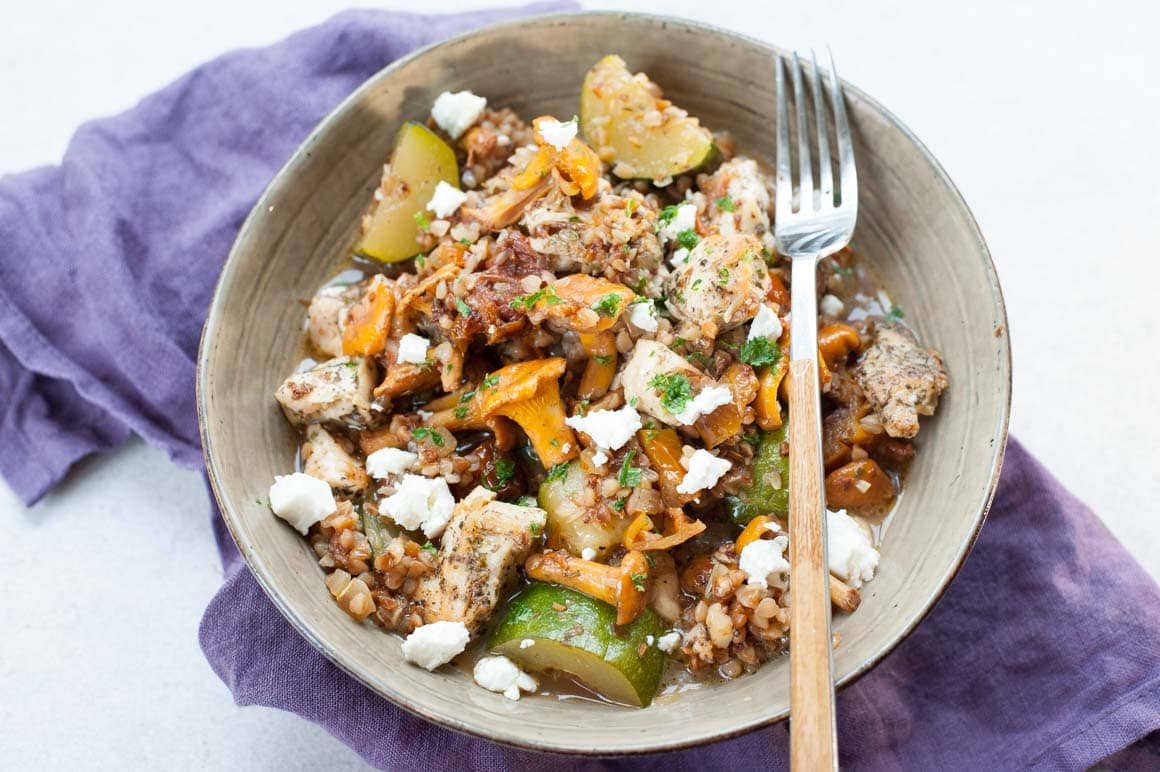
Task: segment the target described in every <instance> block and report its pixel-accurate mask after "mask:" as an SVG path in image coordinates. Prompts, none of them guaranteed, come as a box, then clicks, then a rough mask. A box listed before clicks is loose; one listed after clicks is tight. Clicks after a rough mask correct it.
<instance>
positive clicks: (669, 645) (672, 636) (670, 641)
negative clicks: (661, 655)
mask: <svg viewBox="0 0 1160 772" xmlns="http://www.w3.org/2000/svg"><path fill="white" fill-rule="evenodd" d="M680 642H681V634H680V633H678V632H677V631H676V630H673V631H671V632H667V633H665V634H664V635H662V636H661V637H660V638H657V648H658V649H660V650H661V651H663V652H665V653H666V654H668V653H671V652H672V650H673V649H675V648H677V644H678V643H680Z"/></svg>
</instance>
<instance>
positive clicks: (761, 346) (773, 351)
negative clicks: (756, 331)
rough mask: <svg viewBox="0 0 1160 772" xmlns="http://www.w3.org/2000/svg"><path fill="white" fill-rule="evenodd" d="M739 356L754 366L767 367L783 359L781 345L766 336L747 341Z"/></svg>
mask: <svg viewBox="0 0 1160 772" xmlns="http://www.w3.org/2000/svg"><path fill="white" fill-rule="evenodd" d="M737 356H738V358H739V359H740V360H741V361H742V362H744V363H745V364H747V365H751V366H752V367H766V366H767V365H774V364H777V360H779V359H781V346H779V345H777V342H776V341H772V340H770V339H769V338H766V337H765V336H761V337H758V338H754V339H752V340H747V341H745V345H743V346H742V347H741V352H740V353H739V354H738V355H737Z"/></svg>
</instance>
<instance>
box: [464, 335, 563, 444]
mask: <svg viewBox="0 0 1160 772" xmlns="http://www.w3.org/2000/svg"><path fill="white" fill-rule="evenodd" d="M566 365H567V362H566V360H565V359H564V358H563V357H551V358H550V359H534V360H531V361H527V362H516V363H515V364H511V365H508V366H507V367H501V368H500V369H499V370H496V371H495V372H494V373H492V374H491V375H488V376H487V377H485V378H484V379H483V382H482V383H481V384H480V386H479V389H478V390H477V391H476V395H475V399H477V400H478V407H479V415H480V416H481V417H482V418H483V419H485V420H486V419H489V418H493V417H495V416H504V417H506V418H510V419H511V420H513V421H515V422H516V423H517V424H519V425H520V428H521V429H523V430H524V433H525V434H527V435H528V439H529V440H531V443H532V447H533V448H534V449H535V451H536V455H538V456H539V457H540V462H541V463H542V464H543V465H544V466H545V467H552V466H555V465H556V464H561V463H563V462H565V461H567V460H568V459H570V458H575V457H576V455H577V454H578V453H579V449H578V447H577V445H576V436H575V435H574V434H572V430H571V429H570V428H569V427H568V424H567V423H565V421H566V420H567V414H566V413H565V412H564V403H563V402H562V401H561V400H560V384H559V379H560V376H561V375H563V374H564V368H565V367H566Z"/></svg>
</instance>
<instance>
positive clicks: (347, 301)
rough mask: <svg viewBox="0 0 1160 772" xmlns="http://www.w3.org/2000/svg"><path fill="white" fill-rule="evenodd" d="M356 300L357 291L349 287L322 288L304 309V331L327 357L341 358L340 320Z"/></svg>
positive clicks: (315, 346) (316, 347)
mask: <svg viewBox="0 0 1160 772" xmlns="http://www.w3.org/2000/svg"><path fill="white" fill-rule="evenodd" d="M356 300H358V289H357V288H355V287H349V286H341V285H340V286H334V287H324V288H322V289H321V290H319V292H318V294H317V295H315V296H314V297H313V299H311V301H310V307H309V308H307V309H306V330H307V335H308V336H309V337H310V343H311V344H312V345H313V346H314V348H315V349H317V350H318V351H319V352H321V353H323V354H326V355H327V356H329V357H340V356H342V320H343V317H344V316H345V315H346V312H347V311H348V310H349V309H350V307H351V306H352V305H354V303H355V301H356Z"/></svg>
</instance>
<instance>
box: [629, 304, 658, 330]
mask: <svg viewBox="0 0 1160 772" xmlns="http://www.w3.org/2000/svg"><path fill="white" fill-rule="evenodd" d="M628 321H629V322H630V323H631V324H632V326H633V327H635V328H637V329H638V330H640V331H642V332H656V331H657V312H656V306H655V305H654V304H653V302H652V301H651V300H643V301H640V302H637V303H632V304H630V305H629V306H628Z"/></svg>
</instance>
